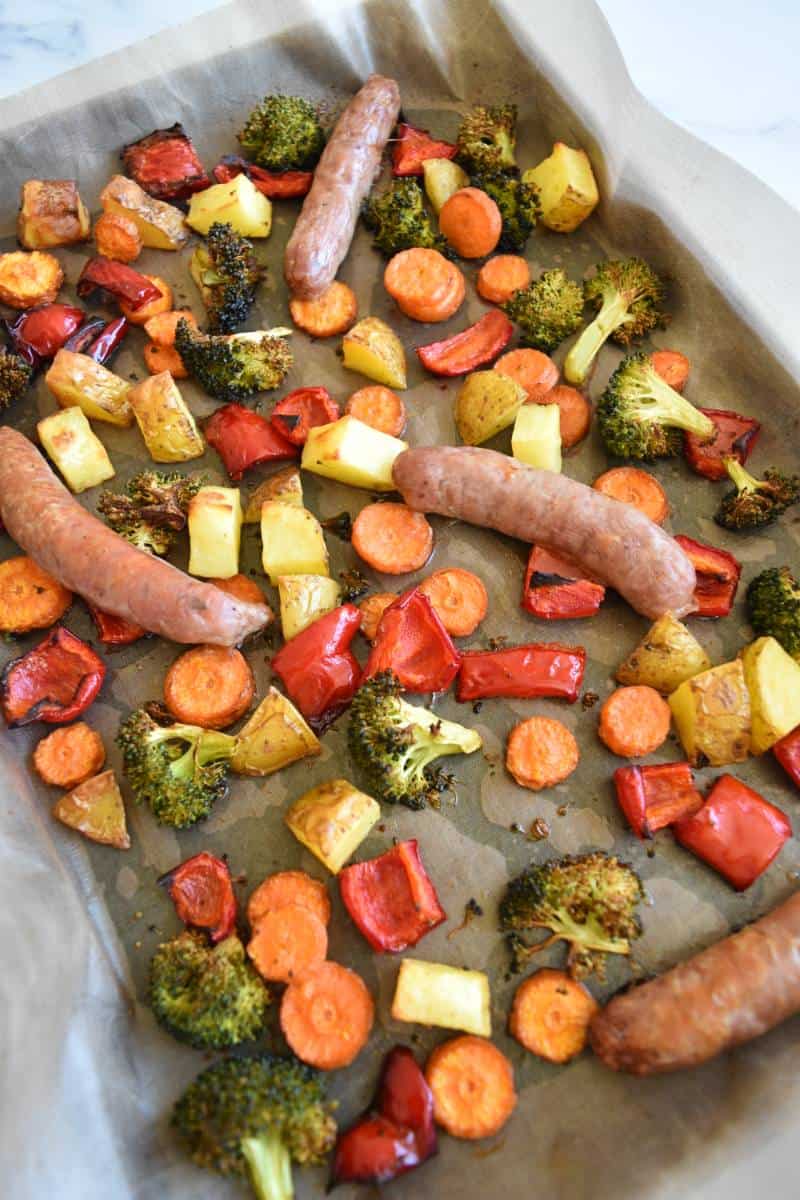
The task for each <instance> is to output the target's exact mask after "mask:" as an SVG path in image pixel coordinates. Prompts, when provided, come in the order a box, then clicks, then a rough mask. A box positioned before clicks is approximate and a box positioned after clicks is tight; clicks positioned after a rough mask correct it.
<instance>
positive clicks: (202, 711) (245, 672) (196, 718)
mask: <svg viewBox="0 0 800 1200" xmlns="http://www.w3.org/2000/svg"><path fill="white" fill-rule="evenodd" d="M255 693H256V685H255V680H254V679H253V672H252V671H251V670H250V666H249V664H248V662H247V659H246V658H245V657H244V656H243V655H242V654H241V653H240V651H238V650H235V649H233V647H231V646H194V647H193V648H192V649H191V650H187V651H186V652H185V653H184V654H182V655H181V656H180V658H176V659H175V662H174V663H173V664H172V666H171V667H170V669H169V670H168V671H167V674H166V677H165V679H164V702H165V703H166V706H167V708H168V709H169V711H170V712H171V713H172V715H173V717H175V719H176V721H184V722H185V723H186V724H187V725H200V726H202V728H203V729H226V728H227V727H228V725H232V724H233V722H234V721H238V720H239V717H241V716H244V714H245V713H246V712H247V709H248V708H249V707H250V702H251V701H252V699H253V696H254V695H255Z"/></svg>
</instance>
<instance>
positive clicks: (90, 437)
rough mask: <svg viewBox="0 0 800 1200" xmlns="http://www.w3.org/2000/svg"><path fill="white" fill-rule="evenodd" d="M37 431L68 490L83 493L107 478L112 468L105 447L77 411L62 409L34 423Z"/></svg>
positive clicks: (112, 472)
mask: <svg viewBox="0 0 800 1200" xmlns="http://www.w3.org/2000/svg"><path fill="white" fill-rule="evenodd" d="M36 432H37V434H38V436H39V441H40V442H41V443H42V446H43V447H44V449H45V451H46V452H47V455H48V457H49V458H51V459H52V461H53V462H54V463H55V465H56V466H57V467H58V469H59V471H60V472H61V474H62V475H63V476H64V479H65V480H66V482H67V484H68V486H69V488H70V491H72V492H85V491H86V489H87V488H91V487H96V485H97V484H98V483H103V482H104V481H105V480H106V479H111V478H112V476H113V474H114V468H113V466H112V465H111V459H110V458H109V457H108V454H107V453H106V448H105V446H104V445H103V443H102V442H101V441H100V439H99V438H98V437H96V436H95V435H94V433H93V432H92V427H91V425H90V424H89V422H88V421H87V419H86V415H85V413H84V412H83V410H82V409H80V408H65V409H62V410H61V411H60V412H55V413H53V414H52V415H51V416H49V417H45V418H44V420H42V421H39V422H37V425H36Z"/></svg>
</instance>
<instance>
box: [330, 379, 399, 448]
mask: <svg viewBox="0 0 800 1200" xmlns="http://www.w3.org/2000/svg"><path fill="white" fill-rule="evenodd" d="M344 411H345V412H346V413H349V414H350V416H351V417H355V418H356V419H357V420H359V421H363V422H364V424H365V425H371V426H372V428H373V429H380V431H381V433H388V434H389V436H390V437H400V435H401V434H402V432H403V430H404V429H405V427H406V406H405V404H404V403H403V401H402V400H401V399H400V397H399V396H398V395H397V393H396V392H393V391H392V389H391V388H388V387H384V386H383V384H382V383H373V384H370V385H369V386H368V387H363V388H359V389H358V391H357V392H353V394H352V396H350V398H349V399H348V401H347V403H346V404H345V406H344Z"/></svg>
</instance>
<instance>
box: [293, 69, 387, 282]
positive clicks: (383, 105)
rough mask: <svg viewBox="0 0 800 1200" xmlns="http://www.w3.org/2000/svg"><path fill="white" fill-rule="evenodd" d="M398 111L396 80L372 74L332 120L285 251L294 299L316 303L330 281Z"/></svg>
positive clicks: (373, 178) (378, 167)
mask: <svg viewBox="0 0 800 1200" xmlns="http://www.w3.org/2000/svg"><path fill="white" fill-rule="evenodd" d="M399 113H400V89H399V88H398V86H397V84H396V82H395V81H394V79H387V78H385V77H384V76H383V75H370V77H369V79H368V80H367V82H366V83H365V84H364V86H363V87H362V88H361V90H360V91H359V92H357V93H356V95H355V96H354V97H353V99H352V100H351V101H350V103H349V104H348V105H347V108H346V109H345V110H344V112H343V113H342V115H341V116H340V118H339V120H338V121H337V122H336V126H335V128H334V130H333V133H332V134H331V136H330V138H329V139H328V144H327V146H326V147H325V149H324V151H323V153H322V158H321V159H320V160H319V165H318V166H317V169H316V171H315V172H314V182H313V183H312V185H311V190H310V191H309V193H308V195H307V196H306V198H305V200H304V201H303V207H302V209H301V210H300V215H299V217H298V218H297V222H296V224H295V227H294V230H293V231H292V236H291V237H290V238H289V243H288V245H287V247H286V255H285V257H284V266H283V273H284V276H285V278H286V282H287V284H288V285H289V290H290V292H291V293H292V295H293V296H299V297H300V298H301V299H303V300H314V299H316V298H317V297H318V296H321V295H322V293H323V292H324V291H325V290H326V288H328V287H329V286H330V285H331V284H332V283H333V280H334V278H335V276H336V272H337V270H338V269H339V264H340V263H341V261H342V259H343V258H344V257H345V255H346V254H347V251H348V250H349V249H350V243H351V242H352V240H353V234H354V232H355V228H356V221H357V220H358V214H359V210H360V208H361V202H362V200H363V199H364V197H365V196H366V195H367V193H368V192H369V189H370V188H371V187H372V184H373V182H374V180H375V176H376V175H377V174H378V171H379V170H380V165H381V155H382V154H383V149H384V147H385V145H386V143H387V141H388V140H389V136H390V134H391V132H392V130H393V129H394V126H395V124H396V123H397V118H398V116H399Z"/></svg>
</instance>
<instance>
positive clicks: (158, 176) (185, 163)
mask: <svg viewBox="0 0 800 1200" xmlns="http://www.w3.org/2000/svg"><path fill="white" fill-rule="evenodd" d="M120 157H121V158H122V161H123V164H124V166H125V170H126V171H127V172H128V174H129V175H130V176H131V177H132V178H133V179H135V180H136V182H137V183H138V184H139V187H140V188H142V189H143V191H145V192H147V193H148V195H150V196H155V198H156V199H157V200H185V199H186V197H187V196H191V195H192V193H193V192H201V191H202V190H203V189H204V188H207V187H208V186H209V185H210V183H211V180H210V179H209V177H208V175H207V174H206V172H205V170H204V168H203V164H202V163H201V162H200V159H199V158H198V155H197V151H196V150H195V148H194V146H193V145H192V140H191V138H190V137H188V135H187V133H186V131H185V129H184V128H183V126H182V125H181V124H180V122H179V121H176V122H175V124H174V125H172V126H171V127H170V128H169V129H154V130H153V132H152V133H148V134H147V136H146V137H143V138H139V141H138V142H131V143H130V144H129V145H127V146H123V148H122V154H121V156H120Z"/></svg>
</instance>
